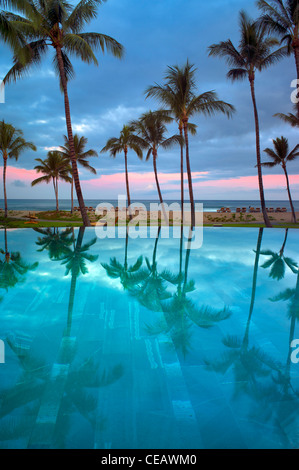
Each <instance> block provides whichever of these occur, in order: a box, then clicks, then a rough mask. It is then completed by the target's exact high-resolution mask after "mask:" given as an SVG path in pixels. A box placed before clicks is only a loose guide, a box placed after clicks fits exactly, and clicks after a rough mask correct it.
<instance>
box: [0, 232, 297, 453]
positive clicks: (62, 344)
mask: <svg viewBox="0 0 299 470" xmlns="http://www.w3.org/2000/svg"><path fill="white" fill-rule="evenodd" d="M157 235H158V237H157V238H154V239H149V238H147V239H139V238H138V239H135V240H134V239H131V238H130V237H128V238H127V239H126V238H125V239H123V238H122V239H121V238H116V239H110V240H108V239H106V240H99V239H97V238H96V237H95V231H94V230H93V229H86V230H85V231H84V230H80V231H79V230H78V229H76V230H74V232H72V230H71V229H70V230H64V229H42V230H41V229H40V230H39V232H38V231H36V230H31V229H26V230H21V229H20V230H7V231H4V230H1V231H0V248H1V249H2V250H1V254H0V311H1V324H0V339H1V340H2V341H3V342H4V347H5V363H1V364H0V448H12V449H17V448H68V449H71V448H74V449H75V448H80V449H82V448H84V449H93V448H98V449H216V448H217V449H226V448H229V449H238V448H241V449H247V448H249V449H253V448H266V449H268V448H273V449H275V448H282V449H290V448H299V431H298V429H299V426H298V425H299V422H298V421H299V413H298V412H299V363H296V361H294V357H295V356H296V354H293V355H292V353H294V351H295V350H294V349H292V348H291V347H290V343H291V341H292V340H294V339H297V338H299V329H298V324H297V320H298V319H299V281H298V279H299V277H298V268H297V265H298V264H299V250H298V246H299V244H298V241H299V232H298V231H295V230H288V231H285V230H279V229H275V230H269V229H264V230H262V229H260V230H259V229H245V228H241V229H233V228H232V229H222V228H217V229H215V228H211V229H209V228H207V229H205V230H204V243H203V246H202V248H200V249H198V250H189V249H188V248H186V246H185V245H184V244H183V245H182V244H181V242H180V239H176V238H171V239H163V238H161V237H160V235H161V234H160V233H157ZM298 356H299V354H298ZM295 359H296V357H295Z"/></svg>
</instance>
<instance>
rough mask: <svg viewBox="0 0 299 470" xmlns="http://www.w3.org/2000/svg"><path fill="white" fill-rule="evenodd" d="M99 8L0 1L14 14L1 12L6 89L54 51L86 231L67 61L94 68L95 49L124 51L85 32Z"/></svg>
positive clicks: (89, 2) (56, 1) (96, 1)
mask: <svg viewBox="0 0 299 470" xmlns="http://www.w3.org/2000/svg"><path fill="white" fill-rule="evenodd" d="M102 3H104V0H81V1H80V2H79V3H78V4H77V5H76V6H73V5H72V4H71V3H69V2H67V1H65V0H37V1H32V0H1V2H0V6H4V7H10V8H11V9H12V10H13V11H17V12H18V14H17V13H15V12H14V13H12V12H9V11H3V10H2V11H1V12H0V36H1V38H2V40H3V41H4V42H5V43H7V44H8V45H9V46H10V47H11V49H12V50H13V53H14V65H13V66H12V68H11V69H10V70H9V72H8V73H7V74H6V76H5V77H4V80H3V82H4V83H5V84H7V83H10V82H12V81H17V80H18V79H19V78H21V77H22V76H24V74H26V73H27V72H28V71H29V70H30V69H31V68H32V67H34V66H40V64H41V62H42V59H43V58H44V56H45V55H46V52H47V51H48V50H49V49H51V50H52V51H53V52H54V57H53V66H54V69H55V72H56V73H57V75H58V77H59V81H60V88H61V91H62V93H63V96H64V105H65V118H66V126H67V137H68V144H69V153H70V157H71V162H70V163H71V166H72V178H73V182H74V186H75V188H76V194H77V199H78V203H79V206H80V210H81V214H82V219H83V223H84V225H85V226H89V225H90V221H89V219H88V215H87V211H86V208H85V203H84V199H83V195H82V191H81V185H80V180H79V174H78V168H77V160H76V154H75V144H74V136H73V131H72V121H71V112H70V103H69V97H68V83H69V81H70V79H71V78H72V77H73V76H74V73H75V72H74V68H73V65H72V63H71V60H70V56H75V57H76V58H79V59H81V60H82V61H83V62H86V63H87V64H90V63H93V64H94V65H98V61H97V58H96V55H95V52H96V51H97V50H98V49H99V50H101V51H102V52H103V53H104V52H105V51H107V52H109V53H112V54H113V55H114V56H115V57H117V58H121V57H122V56H123V53H124V48H123V46H122V45H121V44H120V43H119V42H118V41H116V40H115V39H113V38H112V37H110V36H108V35H106V34H101V33H97V32H83V30H84V27H85V25H86V24H88V23H90V22H91V21H92V20H93V19H94V18H96V16H97V10H98V7H99V6H100V5H102Z"/></svg>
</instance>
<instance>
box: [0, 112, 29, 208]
mask: <svg viewBox="0 0 299 470" xmlns="http://www.w3.org/2000/svg"><path fill="white" fill-rule="evenodd" d="M28 149H30V150H34V151H35V150H36V147H35V145H34V144H33V143H32V142H27V141H26V140H25V139H24V137H23V132H22V131H21V130H20V129H17V128H16V127H14V126H13V125H12V124H8V123H6V122H5V121H4V120H3V121H1V122H0V153H1V155H2V157H3V191H4V217H7V194H6V171H7V161H8V159H10V158H11V159H12V158H14V159H15V160H18V158H19V156H20V155H21V153H22V152H24V151H26V150H28Z"/></svg>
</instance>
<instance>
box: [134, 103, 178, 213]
mask: <svg viewBox="0 0 299 470" xmlns="http://www.w3.org/2000/svg"><path fill="white" fill-rule="evenodd" d="M172 121H173V119H172V118H171V117H170V115H169V112H167V111H163V110H159V111H148V112H146V113H144V114H142V116H141V117H140V118H139V120H138V121H133V122H132V123H131V125H132V127H133V129H134V131H135V132H137V134H138V136H139V137H140V138H141V139H142V142H143V147H144V148H147V156H146V161H148V160H149V159H150V157H151V155H152V156H153V167H154V174H155V180H156V186H157V191H158V195H159V200H160V203H161V206H162V211H163V214H164V219H165V221H168V218H167V215H166V211H165V207H164V201H163V197H162V192H161V188H160V184H159V178H158V170H157V158H158V150H159V148H160V147H162V148H163V149H167V148H170V147H172V146H173V145H175V144H179V145H181V144H182V139H181V136H179V135H173V136H171V137H168V138H166V132H167V128H166V124H168V123H170V122H172Z"/></svg>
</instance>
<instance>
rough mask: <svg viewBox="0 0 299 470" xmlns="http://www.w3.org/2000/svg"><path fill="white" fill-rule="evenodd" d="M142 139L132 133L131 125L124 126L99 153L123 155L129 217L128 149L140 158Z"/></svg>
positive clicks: (113, 155) (142, 146) (114, 155)
mask: <svg viewBox="0 0 299 470" xmlns="http://www.w3.org/2000/svg"><path fill="white" fill-rule="evenodd" d="M144 146H145V144H144V141H143V140H142V139H141V138H140V137H139V136H137V135H135V134H134V131H133V127H132V126H124V127H123V128H122V131H121V133H120V136H119V137H112V138H111V139H109V140H108V141H107V143H106V145H105V147H104V148H103V149H102V150H101V153H105V152H110V156H111V157H113V158H115V157H116V155H117V154H118V153H123V154H124V157H125V175H126V190H127V199H128V206H129V213H130V217H131V209H130V206H131V197H130V188H129V174H128V150H129V149H131V150H133V151H134V152H135V153H136V155H137V157H138V158H139V159H140V160H142V149H143V148H144Z"/></svg>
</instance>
